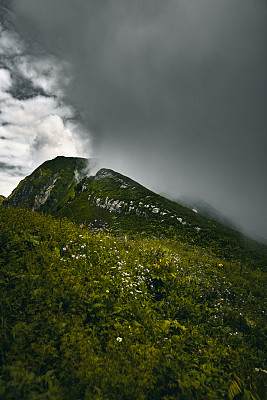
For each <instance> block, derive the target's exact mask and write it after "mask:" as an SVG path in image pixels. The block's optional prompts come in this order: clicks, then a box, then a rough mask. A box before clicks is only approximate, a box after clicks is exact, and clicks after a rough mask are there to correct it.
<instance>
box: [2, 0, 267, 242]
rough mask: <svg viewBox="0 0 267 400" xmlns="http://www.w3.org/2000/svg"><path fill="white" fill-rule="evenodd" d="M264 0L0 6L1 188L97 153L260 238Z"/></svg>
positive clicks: (18, 2) (29, 1)
mask: <svg viewBox="0 0 267 400" xmlns="http://www.w3.org/2000/svg"><path fill="white" fill-rule="evenodd" d="M265 27H266V2H264V1H260V0H256V1H255V0H237V1H236V0H235V1H234V0H226V1H224V2H221V1H219V0H215V1H214V0H208V1H207V0H194V1H192V2H188V1H186V0H181V1H173V0H166V1H158V0H156V1H154V0H153V1H150V0H149V1H146V2H144V1H141V0H137V1H134V2H132V1H128V0H126V1H124V0H123V1H122V0H114V1H111V2H101V3H96V2H95V1H90V0H89V1H85V0H79V1H77V2H73V1H70V0H64V1H63V0H55V1H52V0H48V1H46V2H43V1H41V0H13V1H4V2H1V37H0V50H1V69H0V82H1V111H2V113H1V121H0V122H1V127H0V144H1V154H0V155H1V160H2V163H1V166H0V177H1V182H2V183H1V189H0V193H3V194H4V195H9V194H10V193H11V191H12V189H13V188H14V187H15V186H16V185H17V183H18V182H19V180H20V179H21V177H23V176H26V175H27V174H29V173H30V171H31V170H33V169H34V168H36V167H37V166H38V165H39V164H41V163H42V162H43V161H45V160H46V159H48V158H53V157H56V156H57V155H65V156H75V157H77V156H78V157H91V156H93V157H101V158H103V159H104V160H105V162H104V164H105V167H106V168H111V169H113V170H115V171H119V172H121V173H122V174H125V175H126V176H130V177H131V178H132V179H134V180H136V181H138V182H141V183H142V184H143V185H145V186H147V187H149V188H150V189H151V190H154V191H157V192H164V193H168V195H169V197H172V198H174V197H175V198H179V197H180V196H182V195H189V196H198V197H201V198H203V199H204V200H205V201H207V202H208V203H209V204H212V206H213V207H214V208H215V209H217V210H219V212H221V213H222V214H224V215H226V216H227V217H228V218H230V219H231V220H232V221H233V223H234V224H237V225H238V226H241V227H242V229H244V231H245V232H252V231H254V232H255V233H256V234H258V235H262V236H263V237H267V232H266V223H265V215H266V210H265V207H266V203H267V193H266V184H265V175H266V170H267V165H266V156H265V153H266V151H265V149H266V134H265V132H266V126H267V121H266V113H265V104H266V93H267V90H266V73H265V71H266V69H267V57H266V35H265V33H266V32H265Z"/></svg>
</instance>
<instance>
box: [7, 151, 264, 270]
mask: <svg viewBox="0 0 267 400" xmlns="http://www.w3.org/2000/svg"><path fill="white" fill-rule="evenodd" d="M3 205H5V206H6V205H9V206H12V207H26V208H30V209H31V210H33V211H38V212H45V213H48V214H52V215H54V216H57V217H67V218H68V219H70V220H72V221H73V222H75V223H78V224H81V225H82V226H84V227H90V228H97V229H100V228H101V229H104V230H107V229H111V230H112V231H113V232H114V233H116V234H117V235H137V234H138V235H141V236H147V235H148V236H153V237H155V238H163V237H166V238H169V239H170V240H177V241H182V242H183V243H185V244H190V245H195V246H201V247H202V248H206V249H207V251H212V252H214V253H215V254H216V255H217V256H223V257H226V258H229V259H231V260H232V259H234V260H235V259H236V257H238V258H240V257H241V258H242V260H248V261H247V262H250V263H251V265H254V264H255V265H258V264H259V265H262V263H264V261H263V260H264V259H265V258H264V257H265V256H266V255H267V251H266V249H265V247H264V246H261V245H260V244H259V243H256V242H255V243H254V242H253V241H252V240H249V239H248V238H246V237H244V236H243V235H242V234H240V233H239V232H238V231H237V230H236V229H233V227H232V226H230V227H229V225H227V224H225V221H223V220H221V221H218V220H219V219H220V218H218V213H217V218H214V219H211V218H212V216H211V215H210V213H208V214H207V215H204V214H205V213H203V214H201V213H198V211H197V209H195V208H193V209H191V208H188V207H185V206H182V205H181V204H179V203H177V202H174V201H171V200H168V199H167V198H165V197H163V196H160V195H159V194H157V193H155V192H153V191H151V190H149V189H147V188H146V187H144V186H143V185H140V183H138V182H136V181H134V180H132V179H130V178H129V177H127V176H125V175H122V174H120V173H118V172H116V171H113V170H111V169H107V168H101V169H98V166H97V164H96V160H94V159H85V158H77V157H76V158H75V157H62V156H60V157H56V158H55V159H53V160H48V161H46V162H44V163H43V164H42V165H40V166H39V167H38V168H37V169H36V170H35V171H33V172H32V174H31V175H29V176H28V177H26V178H25V179H23V180H22V181H21V182H20V183H19V185H18V186H17V188H15V189H14V190H13V192H12V194H11V195H10V196H8V198H7V199H5V200H4V201H3ZM213 214H214V213H213ZM208 249H209V250H208ZM265 253H266V254H265ZM264 254H265V255H264Z"/></svg>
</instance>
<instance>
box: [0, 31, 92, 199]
mask: <svg viewBox="0 0 267 400" xmlns="http://www.w3.org/2000/svg"><path fill="white" fill-rule="evenodd" d="M0 54H3V55H4V56H5V57H4V58H3V59H4V60H5V66H4V68H1V69H0V163H1V162H2V169H1V170H0V194H3V195H8V194H10V193H11V191H12V189H14V187H15V186H16V185H17V184H18V182H19V181H20V180H21V173H24V174H25V175H27V174H29V173H31V172H32V170H33V169H34V168H36V167H37V166H38V165H40V164H41V163H42V162H44V161H45V160H47V159H51V158H54V157H56V156H58V155H63V156H73V157H89V156H90V143H89V140H88V138H87V139H86V140H85V139H81V137H82V136H83V137H85V136H87V135H84V134H83V131H82V127H81V124H79V123H78V121H75V120H74V118H73V117H74V113H75V110H74V109H73V108H72V107H71V106H70V105H68V104H67V103H66V102H65V101H64V93H63V91H62V90H61V87H63V86H62V84H63V85H65V84H66V83H68V82H69V81H70V74H69V73H68V65H67V64H66V63H62V62H60V61H59V60H58V59H57V58H55V57H54V56H51V55H47V56H42V57H40V56H38V57H37V56H36V57H35V56H33V55H27V54H25V46H24V44H23V42H22V41H20V39H19V37H18V35H17V34H16V33H15V32H10V31H6V30H3V28H2V27H1V26H0ZM14 56H15V57H14ZM16 79H19V80H20V85H21V82H22V85H23V82H24V80H25V85H27V82H29V80H30V81H31V84H32V86H33V87H36V88H41V89H42V90H43V91H44V93H45V95H41V94H40V95H38V96H34V97H31V98H27V97H26V98H25V97H24V96H19V94H20V93H19V90H20V88H18V89H16V90H17V91H18V94H16V93H15V94H14V93H13V92H12V90H11V89H12V87H13V84H15V86H16V84H17V81H16ZM23 90H26V92H27V86H25V88H23ZM12 94H13V96H15V97H16V98H15V97H13V96H12ZM70 120H72V122H70ZM5 166H7V167H5ZM16 174H17V176H16Z"/></svg>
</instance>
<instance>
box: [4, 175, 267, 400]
mask: <svg viewBox="0 0 267 400" xmlns="http://www.w3.org/2000/svg"><path fill="white" fill-rule="evenodd" d="M96 183H97V181H96ZM95 185H96V184H95ZM76 190H78V191H79V188H77V189H76ZM85 190H87V189H85ZM85 190H84V191H83V190H82V188H80V192H79V193H80V194H79V195H80V196H83V194H84V193H85ZM92 190H96V187H94V188H93V189H92ZM77 193H78V192H77ZM75 196H76V195H75ZM77 198H78V195H77V196H76V199H77ZM87 198H88V193H87ZM131 200H132V201H133V200H134V199H131ZM153 200H154V199H153ZM71 203H72V200H71V201H70V202H69V203H66V204H69V205H70V204H71ZM153 205H154V206H155V207H156V205H155V204H153ZM93 206H94V207H96V206H95V205H94V204H93V203H92V207H93ZM68 210H69V211H70V210H71V208H69V209H68ZM72 210H75V208H72ZM101 210H102V211H103V213H104V212H105V213H108V214H109V218H110V221H113V219H112V216H114V215H115V216H116V217H118V218H121V217H122V215H121V214H120V213H117V214H112V213H111V212H110V211H109V210H106V209H104V208H103V209H101ZM77 212H78V211H77ZM188 213H189V211H188ZM108 214H106V215H108ZM127 215H128V214H127ZM156 215H157V214H156V213H155V216H156ZM188 216H190V215H189V214H188ZM69 217H71V213H69ZM130 217H131V218H132V221H134V216H133V215H132V216H131V215H130V216H129V218H130ZM137 217H138V216H137V215H136V214H135V218H137ZM127 218H128V217H127ZM192 218H193V217H192ZM125 221H130V219H129V220H127V219H125ZM140 221H141V219H136V220H135V224H133V225H132V226H133V227H136V229H135V228H134V229H132V230H131V232H130V235H127V234H126V233H125V232H122V231H121V230H120V229H119V228H118V229H117V228H116V226H115V230H114V232H113V231H110V229H103V226H102V229H99V227H97V226H93V225H92V228H93V229H89V228H88V227H86V228H83V229H81V228H80V227H77V225H75V224H74V223H72V222H70V221H69V220H67V219H64V218H63V217H61V218H60V219H55V218H54V217H52V216H50V215H43V214H42V213H36V212H33V211H30V210H26V209H18V208H11V207H8V206H3V205H2V206H1V207H0V244H1V253H0V285H1V286H0V307H1V330H0V334H1V338H0V348H1V351H0V364H1V372H0V398H1V399H21V400H24V399H25V400H26V399H27V400H35V399H38V400H44V399H46V400H52V399H53V400H63V399H64V400H65V399H70V400H78V399H84V400H89V399H90V400H91V399H92V400H100V399H103V400H119V399H123V400H127V399H129V400H130V399H144V400H145V399H149V400H150V399H151V400H152V399H153V400H157V399H162V400H178V399H185V400H186V399H190V400H191V399H212V400H213V399H230V400H236V399H253V400H255V399H256V400H258V399H261V400H263V399H264V396H265V392H266V374H267V372H266V370H267V366H266V361H265V359H266V357H265V356H266V348H265V346H266V342H267V341H266V322H265V321H266V319H265V318H266V317H265V312H266V310H265V309H264V297H265V285H266V272H265V271H264V264H262V265H261V268H260V267H259V266H256V265H255V264H254V266H253V268H252V267H251V264H250V263H249V258H246V260H247V261H246V262H245V261H244V259H243V258H242V254H241V256H239V254H240V253H239V254H237V255H235V257H232V258H231V257H227V258H226V259H225V258H223V257H222V256H221V257H219V256H218V254H219V253H220V251H219V250H220V241H217V242H216V243H217V244H216V246H217V247H216V248H214V249H213V248H212V245H209V246H204V245H202V243H201V241H197V240H195V241H192V240H191V241H190V240H188V241H187V240H186V239H185V237H186V236H184V237H183V235H182V234H181V232H182V231H180V233H179V232H178V228H177V232H176V231H175V232H174V233H175V235H174V236H173V237H172V236H171V235H169V234H166V235H165V236H162V235H159V236H158V235H157V234H155V233H154V232H153V236H154V237H152V236H151V234H150V229H152V228H151V227H152V226H153V224H155V222H153V223H152V225H150V224H148V225H147V226H148V231H147V232H145V231H144V232H143V234H140V235H139V234H138V233H137V224H138V223H141V222H140ZM194 221H195V220H194ZM194 221H193V219H192V223H193V222H194ZM80 222H81V221H80ZM187 222H190V221H189V219H188V221H187ZM190 223H191V222H190ZM207 223H208V222H207ZM129 226H130V223H129ZM144 226H145V225H144ZM155 226H156V224H155ZM157 226H158V225H157ZM178 226H179V227H181V229H182V225H181V226H180V225H178ZM142 229H143V228H142ZM158 229H159V228H158ZM174 230H175V228H174ZM141 232H142V230H141ZM159 233H161V232H160V231H159ZM189 236H190V235H188V236H187V237H189ZM174 237H175V240H174V239H173V238H174ZM196 237H197V236H196ZM222 237H223V236H221V238H222ZM219 239H220V237H219V236H218V240H219ZM223 240H224V239H223ZM214 243H215V241H214ZM221 243H222V242H221ZM236 243H237V242H236ZM221 245H222V244H221ZM241 253H242V252H241ZM221 254H223V251H221Z"/></svg>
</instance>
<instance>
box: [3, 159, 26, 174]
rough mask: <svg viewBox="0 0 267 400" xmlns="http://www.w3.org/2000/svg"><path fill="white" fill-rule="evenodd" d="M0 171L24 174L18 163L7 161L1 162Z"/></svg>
mask: <svg viewBox="0 0 267 400" xmlns="http://www.w3.org/2000/svg"><path fill="white" fill-rule="evenodd" d="M0 171H5V172H7V173H8V174H10V175H16V176H17V175H19V176H23V175H24V174H23V172H22V168H21V167H20V166H18V165H12V164H8V163H5V162H0Z"/></svg>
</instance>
